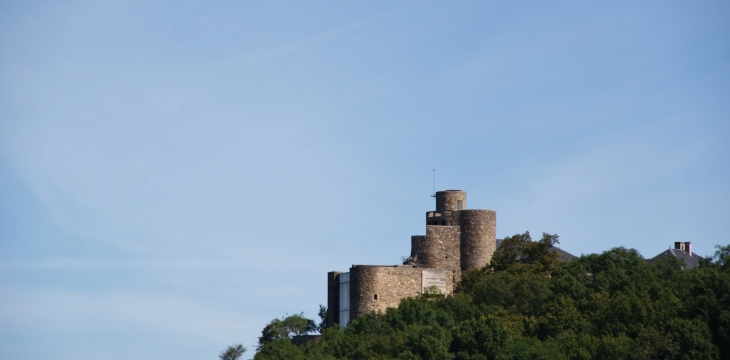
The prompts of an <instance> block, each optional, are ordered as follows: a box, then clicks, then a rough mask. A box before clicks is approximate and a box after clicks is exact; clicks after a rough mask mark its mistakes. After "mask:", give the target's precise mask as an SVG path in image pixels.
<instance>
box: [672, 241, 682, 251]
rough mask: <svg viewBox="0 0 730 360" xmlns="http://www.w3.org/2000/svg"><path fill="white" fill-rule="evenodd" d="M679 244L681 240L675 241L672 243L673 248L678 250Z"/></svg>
mask: <svg viewBox="0 0 730 360" xmlns="http://www.w3.org/2000/svg"><path fill="white" fill-rule="evenodd" d="M679 244H681V242H675V243H674V250H679V249H680V247H679Z"/></svg>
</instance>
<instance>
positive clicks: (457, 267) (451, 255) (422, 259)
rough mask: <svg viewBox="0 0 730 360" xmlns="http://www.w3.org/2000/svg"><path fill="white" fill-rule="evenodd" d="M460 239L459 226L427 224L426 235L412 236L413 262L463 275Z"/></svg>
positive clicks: (417, 264)
mask: <svg viewBox="0 0 730 360" xmlns="http://www.w3.org/2000/svg"><path fill="white" fill-rule="evenodd" d="M460 240H461V231H460V228H459V227H458V226H426V236H412V237H411V246H412V248H411V257H412V259H413V260H414V263H413V264H414V265H415V266H417V267H423V268H434V269H444V270H451V271H453V272H455V273H456V275H457V277H458V276H461V246H460ZM414 255H415V257H414Z"/></svg>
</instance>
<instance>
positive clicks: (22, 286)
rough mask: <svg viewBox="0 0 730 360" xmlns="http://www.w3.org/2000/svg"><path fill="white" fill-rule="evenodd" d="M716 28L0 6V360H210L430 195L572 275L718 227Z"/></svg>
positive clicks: (447, 7) (181, 7)
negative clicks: (455, 192) (561, 258)
mask: <svg viewBox="0 0 730 360" xmlns="http://www.w3.org/2000/svg"><path fill="white" fill-rule="evenodd" d="M728 18H730V4H728V3H727V2H726V1H714V2H712V1H705V2H688V1H684V2H680V1H653V2H649V1H646V2H635V1H627V2H599V1H582V2H577V1H575V2H551V3H549V4H548V3H546V2H537V1H536V2H528V1H524V2H466V1H463V2H448V3H446V2H405V1H403V2H372V1H369V2H354V1H353V2H317V3H307V4H304V3H302V2H273V1H272V2H250V1H217V2H210V1H207V2H203V1H174V2H173V1H159V2H154V1H128V2H113V1H108V2H98V1H64V2H56V1H38V2H31V1H28V2H0V293H2V294H3V295H2V297H0V357H1V358H12V359H51V358H52V359H100V358H101V359H129V358H136V359H160V358H176V359H200V358H215V357H216V355H217V354H218V353H219V352H220V351H221V350H223V348H225V346H227V345H229V344H232V343H235V342H242V343H243V344H244V345H246V346H248V347H249V348H251V347H252V345H253V344H254V343H255V341H256V337H257V336H258V335H259V333H260V330H261V329H262V328H263V326H264V325H265V324H266V323H267V322H268V321H270V320H271V319H273V318H276V317H280V316H282V315H284V314H287V313H289V314H291V313H299V312H302V311H303V312H304V313H305V315H307V316H310V317H315V316H316V311H317V305H318V304H324V303H326V281H325V279H326V272H327V271H331V270H346V269H347V268H349V266H350V265H352V264H395V263H397V262H399V261H400V257H401V256H404V255H408V253H409V251H410V249H409V246H410V236H411V235H418V234H423V233H424V232H425V228H424V227H425V222H424V213H425V212H426V211H428V210H431V209H433V207H434V204H433V199H432V198H430V197H429V195H430V194H431V187H432V183H431V182H432V178H431V176H432V169H434V168H435V169H436V187H437V188H438V189H462V190H465V191H467V193H468V199H469V201H468V205H469V207H470V208H485V209H492V210H496V211H497V235H498V236H499V237H504V236H509V235H513V234H515V233H521V232H524V231H530V232H531V233H532V234H534V235H536V236H539V234H540V233H541V232H549V233H557V234H559V235H560V239H561V247H562V248H563V249H565V250H567V251H569V252H571V253H574V254H584V253H592V252H601V251H604V250H608V249H610V248H612V247H617V246H624V247H632V248H635V249H637V250H638V251H639V252H640V253H641V254H643V255H644V256H645V257H651V256H654V255H655V254H657V253H659V252H661V251H663V250H665V249H666V248H667V247H668V246H670V245H671V244H672V243H673V242H675V241H692V243H693V248H694V251H696V252H697V253H699V254H701V255H709V254H711V253H712V252H713V247H714V245H716V244H727V243H728V242H730V241H728V232H729V231H730V221H728V219H729V218H730V181H728V180H727V179H728V177H730V161H728V159H729V157H728V155H729V154H730V141H728V138H729V137H730V86H729V85H728V84H730V22H728V21H727V19H728ZM248 355H251V353H250V352H249V353H248Z"/></svg>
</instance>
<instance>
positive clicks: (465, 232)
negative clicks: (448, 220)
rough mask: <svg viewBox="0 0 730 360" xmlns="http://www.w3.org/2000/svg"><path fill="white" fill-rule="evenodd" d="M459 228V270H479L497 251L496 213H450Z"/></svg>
mask: <svg viewBox="0 0 730 360" xmlns="http://www.w3.org/2000/svg"><path fill="white" fill-rule="evenodd" d="M452 217H453V221H455V222H457V223H458V225H459V226H460V227H461V270H462V271H466V270H471V269H480V268H482V267H483V266H485V265H487V264H488V263H489V261H490V260H492V254H493V253H494V251H495V250H496V249H497V213H496V212H494V211H492V210H462V211H454V212H452Z"/></svg>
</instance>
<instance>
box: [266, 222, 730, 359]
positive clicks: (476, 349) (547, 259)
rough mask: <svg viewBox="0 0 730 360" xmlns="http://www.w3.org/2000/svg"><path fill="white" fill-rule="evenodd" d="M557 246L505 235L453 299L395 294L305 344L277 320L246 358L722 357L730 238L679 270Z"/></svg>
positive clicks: (727, 353)
mask: <svg viewBox="0 0 730 360" xmlns="http://www.w3.org/2000/svg"><path fill="white" fill-rule="evenodd" d="M556 243H558V237H557V235H549V234H543V237H542V238H541V239H540V240H538V241H532V239H531V238H530V235H529V233H524V234H517V235H515V236H512V237H509V238H506V239H505V240H504V242H503V243H502V245H501V246H500V247H499V249H498V250H497V251H496V252H495V253H494V256H493V258H492V261H491V263H490V264H489V265H488V266H486V267H484V268H483V269H480V270H472V271H467V272H465V273H464V274H463V277H462V281H461V282H459V283H458V284H457V287H456V290H455V293H454V295H453V296H446V297H443V296H441V297H439V296H436V297H434V296H420V297H417V298H409V299H404V300H403V301H401V303H400V305H399V306H398V308H393V309H388V310H387V311H386V313H384V314H381V313H379V314H368V315H365V316H362V317H359V318H357V319H355V320H354V321H352V322H351V323H350V324H349V325H348V326H347V328H346V329H345V330H342V329H340V328H339V327H338V326H336V325H335V326H333V327H331V328H327V329H322V330H321V332H322V336H321V338H320V339H319V340H318V341H311V342H309V343H308V344H307V345H306V346H296V345H294V344H292V342H291V340H290V338H291V336H293V335H296V334H304V333H308V332H311V331H315V328H316V326H315V324H314V321H312V320H308V319H304V318H302V317H301V315H294V316H293V317H286V318H282V319H275V320H274V321H272V322H271V323H270V324H269V325H267V326H266V328H264V330H263V332H262V336H261V337H260V338H259V346H258V347H257V352H256V354H255V356H254V359H256V360H266V359H414V360H415V359H454V360H486V359H505V360H506V359H730V245H726V246H719V245H718V246H717V252H716V253H715V255H714V257H712V258H706V259H703V260H701V262H700V264H699V266H698V267H697V268H694V269H690V270H682V269H681V266H682V265H683V264H682V263H681V262H680V261H679V260H677V259H674V258H668V259H663V260H661V261H659V262H657V263H656V264H653V265H652V264H649V263H647V262H646V261H644V259H643V258H642V257H641V255H639V254H638V253H637V252H636V251H635V250H632V249H625V248H614V249H611V250H609V251H606V252H604V253H602V254H590V255H584V256H581V257H579V258H576V259H574V260H572V261H570V262H559V261H558V260H557V258H556V257H557V254H556V253H555V252H554V251H553V250H554V245H555V244H556ZM320 313H322V312H321V311H320ZM324 313H326V312H324ZM290 318H292V319H290ZM286 324H296V325H295V328H291V326H290V328H287V327H286V326H285V325H286Z"/></svg>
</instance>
